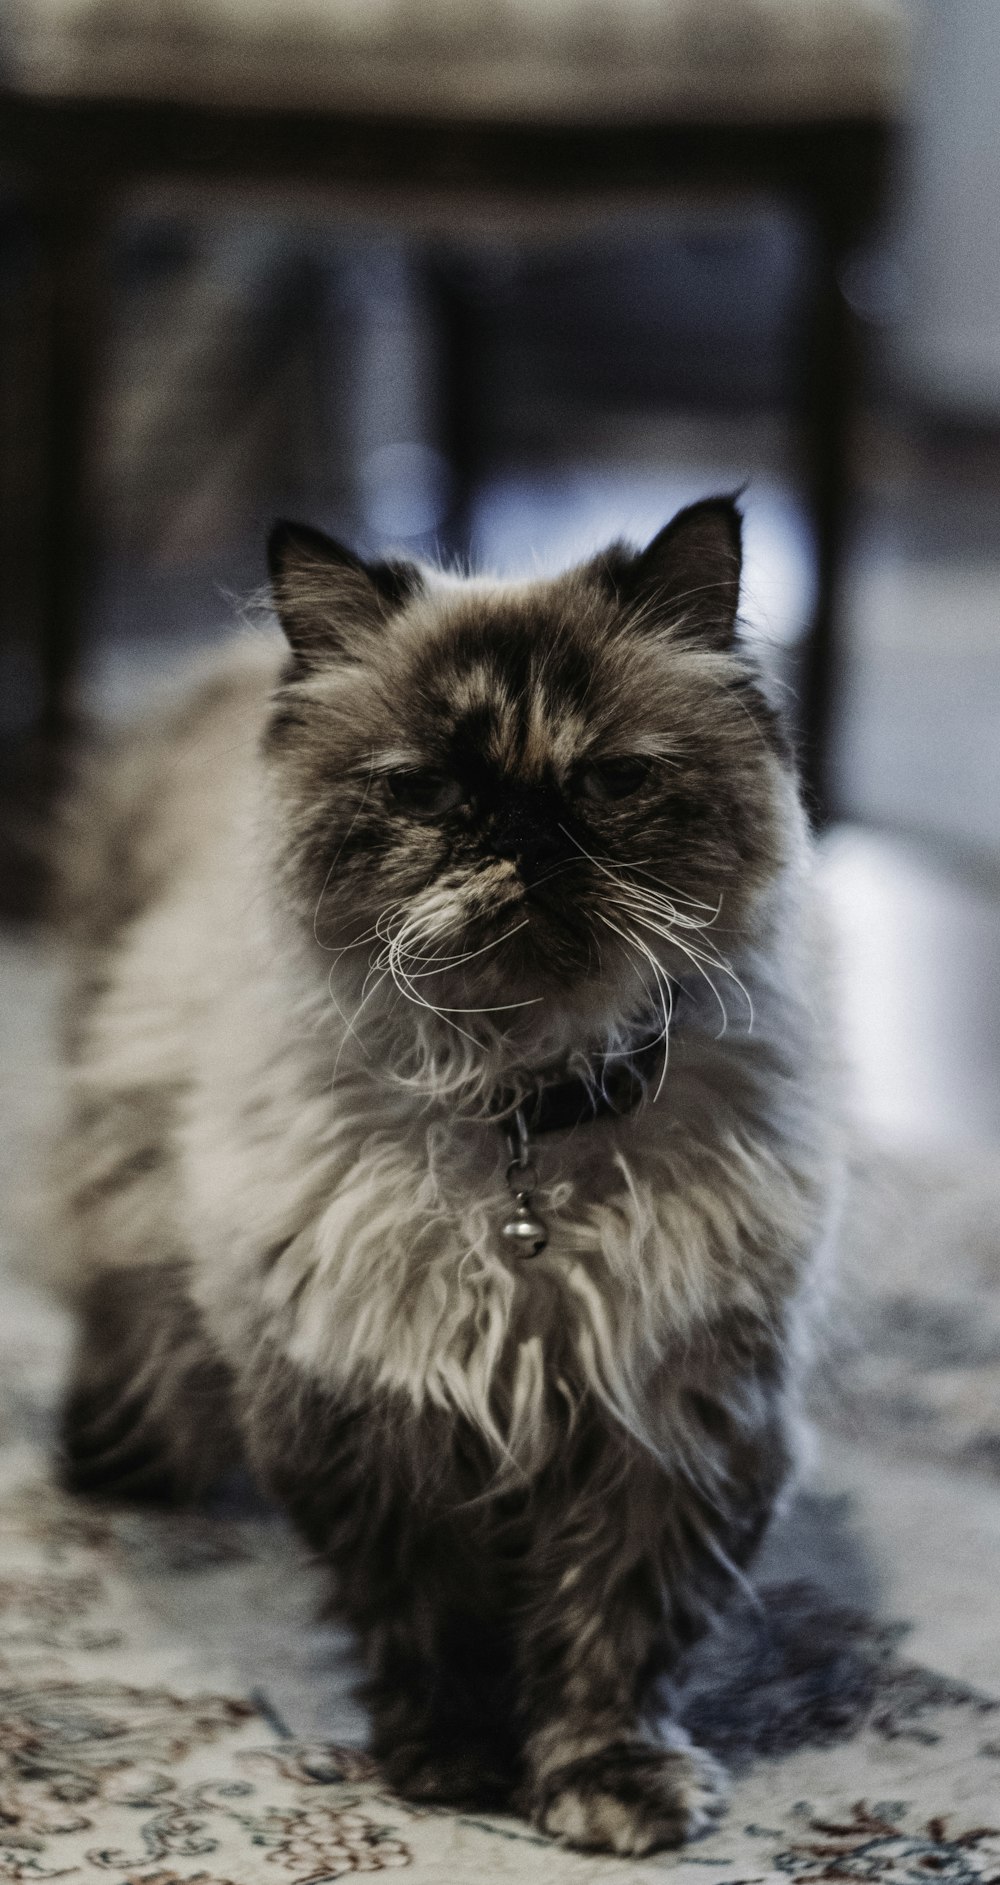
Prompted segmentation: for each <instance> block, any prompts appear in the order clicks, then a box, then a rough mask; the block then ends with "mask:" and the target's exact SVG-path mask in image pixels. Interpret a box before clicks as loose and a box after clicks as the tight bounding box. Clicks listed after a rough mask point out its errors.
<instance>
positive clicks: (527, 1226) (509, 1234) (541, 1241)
mask: <svg viewBox="0 0 1000 1885" xmlns="http://www.w3.org/2000/svg"><path fill="white" fill-rule="evenodd" d="M500 1235H501V1237H504V1238H506V1240H507V1242H508V1243H509V1244H514V1245H515V1247H516V1249H517V1254H518V1256H519V1257H537V1256H539V1255H540V1253H541V1252H542V1251H543V1250H544V1249H545V1246H546V1244H547V1243H548V1241H549V1233H548V1231H547V1230H546V1228H545V1225H544V1224H543V1223H542V1220H541V1218H540V1217H535V1215H534V1213H533V1212H532V1211H531V1209H530V1208H529V1206H528V1205H527V1204H525V1203H524V1202H523V1200H520V1199H519V1200H518V1203H517V1205H516V1206H515V1210H514V1215H513V1217H509V1218H508V1219H507V1222H506V1224H504V1225H503V1226H502V1228H501V1231H500Z"/></svg>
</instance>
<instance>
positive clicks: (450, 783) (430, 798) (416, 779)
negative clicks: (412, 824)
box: [386, 767, 463, 818]
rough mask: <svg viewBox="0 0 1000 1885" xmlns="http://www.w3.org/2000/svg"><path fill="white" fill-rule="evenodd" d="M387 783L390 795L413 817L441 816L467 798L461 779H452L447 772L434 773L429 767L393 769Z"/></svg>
mask: <svg viewBox="0 0 1000 1885" xmlns="http://www.w3.org/2000/svg"><path fill="white" fill-rule="evenodd" d="M386 786H387V788H388V791H389V796H390V798H392V799H394V800H395V802H396V804H397V805H398V806H400V808H401V809H402V810H403V811H406V812H408V813H409V814H410V817H411V818H437V817H439V816H440V814H441V813H442V812H450V811H452V810H453V809H454V807H455V806H456V805H460V804H461V802H462V798H463V792H462V788H461V786H460V785H459V783H458V780H457V779H449V777H448V775H447V773H444V772H432V771H431V770H430V768H429V767H414V768H413V769H412V770H411V771H408V772H390V773H389V774H388V775H387V777H386Z"/></svg>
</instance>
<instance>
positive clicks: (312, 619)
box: [267, 522, 421, 669]
mask: <svg viewBox="0 0 1000 1885" xmlns="http://www.w3.org/2000/svg"><path fill="white" fill-rule="evenodd" d="M267 562H268V569H269V571H270V575H271V594H272V596H273V598H274V610H275V614H276V615H277V617H278V620H279V622H280V623H281V626H282V628H283V629H284V631H285V634H286V636H287V638H288V643H289V646H290V647H291V649H292V651H293V653H294V654H295V655H296V656H297V657H298V660H299V662H300V664H301V666H302V667H303V668H307V669H308V668H316V667H322V666H324V665H326V664H327V663H329V662H330V661H331V660H336V659H337V658H338V656H343V655H345V654H346V655H348V656H350V655H352V654H356V653H357V652H358V646H359V644H360V643H361V642H362V641H363V639H364V637H365V636H366V634H370V633H372V632H373V631H376V632H377V631H378V630H379V629H380V628H381V627H382V624H383V623H384V621H385V619H386V616H387V615H391V614H392V613H393V611H394V610H395V609H398V608H401V607H402V606H403V604H404V603H405V602H408V601H409V599H410V597H411V596H414V595H416V594H417V593H418V591H419V589H420V587H421V576H420V571H419V570H418V569H417V567H416V564H414V563H405V562H399V563H397V562H387V563H363V562H362V560H361V558H360V557H359V556H355V555H354V552H353V551H352V550H348V549H345V547H344V545H343V544H342V543H337V542H335V540H334V538H333V537H328V536H325V535H324V533H323V532H322V531H321V530H314V529H313V528H312V526H311V525H310V524H291V523H286V522H282V523H277V524H275V525H274V528H273V529H272V531H271V534H270V536H269V538H268V540H267Z"/></svg>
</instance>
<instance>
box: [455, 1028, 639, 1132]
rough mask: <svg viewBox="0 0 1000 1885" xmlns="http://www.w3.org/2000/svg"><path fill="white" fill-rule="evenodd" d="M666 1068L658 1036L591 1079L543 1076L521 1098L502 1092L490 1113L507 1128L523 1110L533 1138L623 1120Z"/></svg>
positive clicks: (611, 1061)
mask: <svg viewBox="0 0 1000 1885" xmlns="http://www.w3.org/2000/svg"><path fill="white" fill-rule="evenodd" d="M662 1066H663V1040H662V1038H661V1039H659V1040H655V1039H654V1040H652V1041H649V1042H648V1043H646V1044H645V1045H644V1046H642V1047H638V1048H635V1049H634V1050H633V1052H632V1053H631V1054H628V1055H621V1056H618V1055H616V1056H615V1057H614V1058H609V1059H607V1060H605V1061H604V1062H603V1063H601V1064H600V1065H599V1067H598V1069H597V1073H596V1078H594V1079H593V1080H584V1079H583V1078H582V1077H581V1076H580V1075H579V1074H572V1075H570V1076H569V1077H568V1078H567V1079H564V1080H552V1081H544V1080H540V1081H539V1083H538V1085H537V1086H536V1087H534V1088H533V1089H532V1090H530V1091H529V1092H527V1093H526V1094H524V1095H523V1096H522V1097H521V1099H520V1101H519V1102H518V1098H517V1096H516V1095H515V1094H513V1093H501V1094H500V1095H499V1096H498V1101H497V1103H496V1104H495V1105H494V1106H493V1107H492V1108H491V1112H492V1114H493V1117H494V1118H495V1119H496V1120H497V1121H498V1123H499V1124H500V1125H501V1126H506V1123H507V1122H508V1121H509V1119H510V1117H511V1115H512V1114H513V1113H514V1111H515V1110H516V1109H519V1110H520V1111H521V1113H522V1114H523V1116H524V1123H525V1126H526V1127H527V1129H528V1132H529V1133H530V1134H531V1136H532V1138H534V1137H535V1136H536V1135H537V1134H539V1133H543V1132H568V1131H569V1130H570V1128H571V1127H573V1126H584V1125H587V1124H588V1123H589V1122H590V1121H592V1120H595V1119H624V1118H625V1117H627V1115H628V1114H629V1113H632V1112H634V1111H635V1109H636V1107H637V1106H638V1105H639V1103H640V1101H641V1100H643V1099H644V1098H645V1096H646V1094H647V1093H648V1092H649V1091H650V1089H651V1088H652V1089H655V1087H656V1082H657V1080H658V1079H659V1076H660V1071H661V1069H662Z"/></svg>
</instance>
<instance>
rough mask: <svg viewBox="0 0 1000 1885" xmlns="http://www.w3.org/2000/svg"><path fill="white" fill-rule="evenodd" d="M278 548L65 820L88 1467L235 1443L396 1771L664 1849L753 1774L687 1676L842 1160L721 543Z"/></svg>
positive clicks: (607, 1843)
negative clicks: (727, 1772) (531, 566)
mask: <svg viewBox="0 0 1000 1885" xmlns="http://www.w3.org/2000/svg"><path fill="white" fill-rule="evenodd" d="M269 555H270V569H271V582H272V593H273V607H274V613H275V615H276V616H277V621H278V624H280V628H281V630H282V631H283V638H282V636H281V635H279V634H278V633H277V631H276V629H275V628H274V627H273V625H272V627H271V629H270V631H269V632H267V633H261V634H259V635H257V636H250V637H247V638H245V639H243V640H235V641H234V642H233V644H232V645H231V647H230V648H229V650H228V651H227V652H226V653H225V654H224V655H223V656H222V658H221V659H217V661H216V664H215V666H214V668H213V669H212V671H211V672H210V673H208V674H206V675H203V676H202V677H201V679H200V681H199V682H198V683H197V684H196V685H193V686H192V688H191V689H190V691H189V692H188V693H187V694H186V695H185V697H184V699H183V700H182V702H181V703H180V704H179V705H175V706H174V707H173V708H172V709H171V710H170V711H169V712H164V713H161V714H160V715H159V716H156V715H154V716H153V717H152V718H150V719H148V720H147V722H146V723H145V724H144V725H143V726H141V727H140V728H139V729H138V730H137V731H136V732H135V733H134V734H133V735H132V737H131V738H130V739H129V740H126V742H125V743H124V745H123V746H122V747H121V749H120V750H119V752H118V754H117V756H116V759H115V762H114V764H111V765H109V764H106V765H105V766H104V769H103V771H101V770H100V769H99V768H98V770H97V775H96V777H95V779H94V780H93V781H92V783H91V785H90V786H89V788H88V789H87V790H86V791H81V793H80V794H79V795H78V797H77V801H76V805H75V810H74V816H73V833H74V835H73V840H72V845H71V869H70V877H71V884H70V893H69V895H68V898H67V918H66V920H67V927H68V932H69V934H70V937H71V940H72V945H73V951H74V961H75V965H76V967H75V981H74V993H73V997H72V1001H71V1004H70V1008H69V1012H68V1016H67V1030H66V1032H67V1061H68V1073H67V1081H68V1086H67V1093H68V1101H69V1115H68V1123H67V1127H66V1131H65V1135H64V1138H63V1141H62V1143H61V1146H60V1173H61V1186H62V1207H61V1211H62V1221H63V1224H64V1226H65V1229H66V1232H67V1234H68V1236H69V1239H70V1243H71V1263H72V1268H73V1274H74V1277H75V1290H76V1298H77V1302H78V1308H79V1318H78V1326H79V1337H78V1344H77V1352H76V1358H75V1362H74V1366H73V1374H72V1380H71V1384H70V1386H69V1390H68V1393H67V1397H66V1402H65V1410H64V1420H63V1440H62V1446H63V1470H64V1473H65V1477H66V1480H67V1483H68V1484H69V1485H70V1486H71V1487H72V1488H74V1489H76V1490H78V1491H81V1492H83V1491H95V1492H99V1493H101V1494H105V1495H115V1496H129V1495H131V1496H135V1497H138V1498H170V1499H179V1500H186V1499H191V1498H194V1497H197V1496H199V1495H200V1494H202V1493H203V1492H205V1491H206V1490H207V1489H208V1488H210V1487H211V1486H212V1485H213V1483H215V1482H216V1481H217V1480H218V1479H219V1477H220V1476H221V1475H223V1474H224V1473H225V1472H226V1471H227V1469H229V1468H230V1467H231V1466H232V1465H234V1463H236V1462H239V1461H242V1462H245V1463H248V1464H249V1466H250V1468H251V1469H252V1471H253V1472H254V1473H255V1474H256V1476H257V1477H258V1479H259V1481H260V1483H261V1484H262V1485H263V1486H264V1487H265V1488H266V1489H268V1490H269V1492H270V1493H271V1494H273V1495H276V1496H277V1498H278V1499H279V1500H280V1501H281V1502H282V1503H283V1504H284V1506H285V1507H286V1508H287V1511H288V1512H289V1513H290V1515H291V1517H292V1520H293V1521H294V1523H295V1524H296V1526H297V1527H298V1529H299V1531H300V1532H301V1534H302V1535H303V1536H304V1538H305V1539H306V1540H307V1541H308V1544H309V1546H310V1547H311V1548H312V1549H313V1550H314V1552H316V1553H317V1554H318V1555H319V1556H320V1558H321V1559H322V1560H323V1561H324V1562H325V1563H326V1564H328V1565H329V1567H330V1571H331V1574H332V1584H333V1589H334V1592H335V1600H336V1603H337V1604H338V1605H339V1607H340V1610H341V1611H342V1613H343V1614H344V1615H345V1616H346V1618H347V1619H349V1621H350V1622H351V1624H352V1625H353V1626H354V1628H355V1630H356V1631H357V1633H358V1637H359V1640H360V1644H361V1648H362V1651H363V1655H364V1659H365V1664H366V1668H367V1676H368V1687H367V1693H368V1699H369V1702H370V1707H371V1718H372V1743H373V1749H374V1752H375V1754H376V1755H377V1756H378V1758H379V1759H380V1760H381V1761H382V1762H383V1764H384V1770H385V1773H386V1776H387V1779H388V1781H389V1782H390V1784H391V1785H393V1786H394V1787H395V1788H397V1789H398V1790H399V1791H401V1792H402V1793H403V1794H405V1795H407V1796H409V1797H411V1798H414V1799H418V1800H430V1801H442V1802H449V1803H450V1802H455V1803H459V1802H464V1801H468V1802H475V1803H479V1804H484V1803H485V1804H494V1805H498V1804H509V1803H511V1802H513V1804H514V1805H515V1806H516V1808H517V1809H518V1810H520V1811H521V1812H523V1813H524V1814H526V1815H527V1816H529V1817H530V1819H531V1820H532V1821H533V1822H534V1824H535V1826H536V1827H538V1828H539V1829H541V1830H542V1831H543V1832H545V1833H548V1834H550V1835H552V1836H554V1837H557V1838H561V1839H562V1840H563V1841H564V1842H566V1843H568V1844H571V1845H574V1846H578V1847H581V1848H589V1849H606V1850H610V1851H614V1852H618V1853H636V1854H641V1853H645V1852H648V1851H651V1850H653V1849H655V1848H658V1847H661V1846H669V1845H675V1844H679V1843H681V1842H683V1841H685V1840H687V1839H689V1838H692V1837H694V1836H696V1835H697V1834H699V1833H701V1832H703V1831H705V1830H706V1829H707V1828H708V1827H709V1826H710V1825H711V1824H712V1823H713V1822H714V1820H715V1818H716V1816H717V1815H718V1813H719V1812H720V1811H721V1810H722V1805H723V1801H724V1797H725V1783H724V1776H723V1775H722V1773H721V1771H720V1770H719V1768H718V1767H717V1765H716V1763H715V1762H714V1761H713V1760H712V1759H711V1758H710V1757H709V1756H708V1755H707V1754H705V1753H704V1752H702V1751H700V1750H699V1749H698V1748H696V1747H694V1746H692V1745H690V1744H689V1743H688V1741H687V1739H686V1737H685V1736H684V1734H683V1733H682V1732H681V1730H680V1728H679V1727H678V1726H677V1725H676V1723H674V1724H671V1722H670V1720H669V1717H667V1718H664V1715H663V1708H664V1703H663V1700H662V1695H663V1689H664V1683H665V1680H666V1679H668V1678H669V1676H670V1674H671V1671H672V1670H674V1669H676V1667H677V1666H678V1662H679V1659H680V1658H681V1657H682V1656H683V1654H684V1652H685V1651H686V1650H687V1648H688V1647H689V1645H691V1644H692V1643H693V1642H694V1641H695V1639H696V1638H697V1637H698V1635H699V1634H700V1633H701V1632H702V1631H704V1630H705V1629H706V1628H707V1627H709V1625H710V1624H711V1623H712V1621H713V1619H714V1618H715V1617H716V1616H717V1615H718V1614H719V1613H720V1611H721V1610H722V1608H723V1607H724V1605H725V1602H726V1598H727V1594H728V1593H729V1592H730V1591H731V1590H732V1588H733V1586H734V1584H736V1583H738V1582H739V1581H740V1580H741V1579H742V1578H743V1576H744V1571H745V1567H746V1566H747V1565H748V1564H749V1563H750V1561H751V1559H752V1557H753V1554H754V1551H755V1548H756V1547H757V1545H758V1542H759V1540H760V1538H761V1536H762V1533H763V1531H764V1529H765V1527H766V1525H767V1523H768V1519H769V1517H770V1515H771V1513H772V1510H773V1508H774V1506H775V1503H776V1501H777V1500H778V1499H779V1497H780V1495H781V1493H782V1490H783V1488H784V1487H785V1486H786V1484H787V1482H788V1479H789V1474H790V1471H791V1469H792V1467H793V1464H794V1460H795V1454H796V1436H797V1431H798V1416H797V1412H796V1399H797V1388H798V1383H799V1380H800V1377H801V1372H802V1366H803V1356H804V1355H805V1353H806V1350H807V1346H808V1338H809V1329H810V1325H811V1322H812V1319H813V1315H814V1303H815V1301H816V1299H817V1294H818V1289H819V1280H820V1277H821V1273H822V1269H823V1258H822V1252H823V1249H824V1247H825V1241H826V1239H825V1231H826V1226H827V1223H828V1219H829V1213H830V1208H831V1202H830V1201H831V1198H832V1196H833V1191H834V1185H835V1176H836V1168H837V1143H836V1142H837V1132H836V1123H835V1119H834V1111H835V1109H834V1107H833V1105H832V1102H831V1092H832V1081H831V1064H832V1060H831V1052H830V1026H829V1021H828V1018H827V1017H828V1006H827V1003H826V999H825V990H824V970H823V948H822V940H821V935H820V931H819V928H818V926H817V922H816V917H815V912H814V898H813V893H812V890H811V887H810V863H811V843H810V838H809V834H808V828H807V822H806V819H805V816H804V813H803V809H802V806H801V803H800V796H799V791H798V787H797V782H796V775H795V767H794V761H793V757H792V753H791V751H790V747H789V743H788V739H787V736H786V733H785V731H784V728H783V725H782V722H781V718H780V716H779V714H778V713H777V712H776V710H775V708H774V706H773V704H772V703H771V701H770V700H769V698H768V695H767V693H766V691H765V689H764V686H763V684H762V681H761V677H760V675H759V673H758V671H757V668H756V665H755V661H754V658H753V655H752V653H751V652H750V651H749V650H748V648H747V647H746V646H745V645H744V643H743V642H742V640H741V638H740V635H739V631H738V607H739V595H740V568H741V516H740V512H739V509H738V506H737V504H736V503H735V501H734V500H733V499H731V498H728V497H720V498H713V499H707V500H704V501H702V502H699V503H696V504H694V505H691V506H689V507H688V508H687V509H685V510H683V511H681V512H680V513H679V514H678V515H677V516H676V517H675V518H674V519H673V521H672V522H671V523H669V524H668V525H667V526H666V527H665V528H664V529H663V530H662V531H661V532H660V533H659V535H658V536H656V537H655V538H654V539H653V541H652V542H651V543H650V544H649V545H648V547H647V548H646V549H644V550H642V551H639V550H635V549H632V548H629V547H628V546H626V545H622V544H616V545H614V546H613V547H612V548H611V549H609V550H608V551H607V552H605V553H604V554H603V555H600V556H597V557H594V558H593V559H591V560H590V561H588V562H586V563H584V564H582V565H581V566H579V567H577V568H574V569H572V570H571V571H569V572H568V573H567V574H565V575H563V576H561V577H559V578H558V579H543V580H533V581H526V582H520V583H518V582H500V581H487V580H484V579H472V578H459V577H455V576H453V575H450V574H446V573H443V572H441V571H438V570H434V569H431V568H425V567H422V566H417V565H416V564H413V563H410V562H408V561H402V560H395V561H394V560H387V561H384V562H378V563H365V562H363V561H362V560H361V559H359V558H358V557H356V556H355V555H353V554H352V553H351V552H349V551H348V550H346V549H344V548H343V547H341V546H340V545H338V544H336V543H335V542H333V541H332V540H331V539H329V538H327V537H326V536H324V535H322V534H321V533H320V532H318V531H316V530H313V529H312V528H310V527H307V526H303V525H294V524H279V525H277V526H276V527H275V529H274V531H273V533H272V536H271V539H270V545H269Z"/></svg>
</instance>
